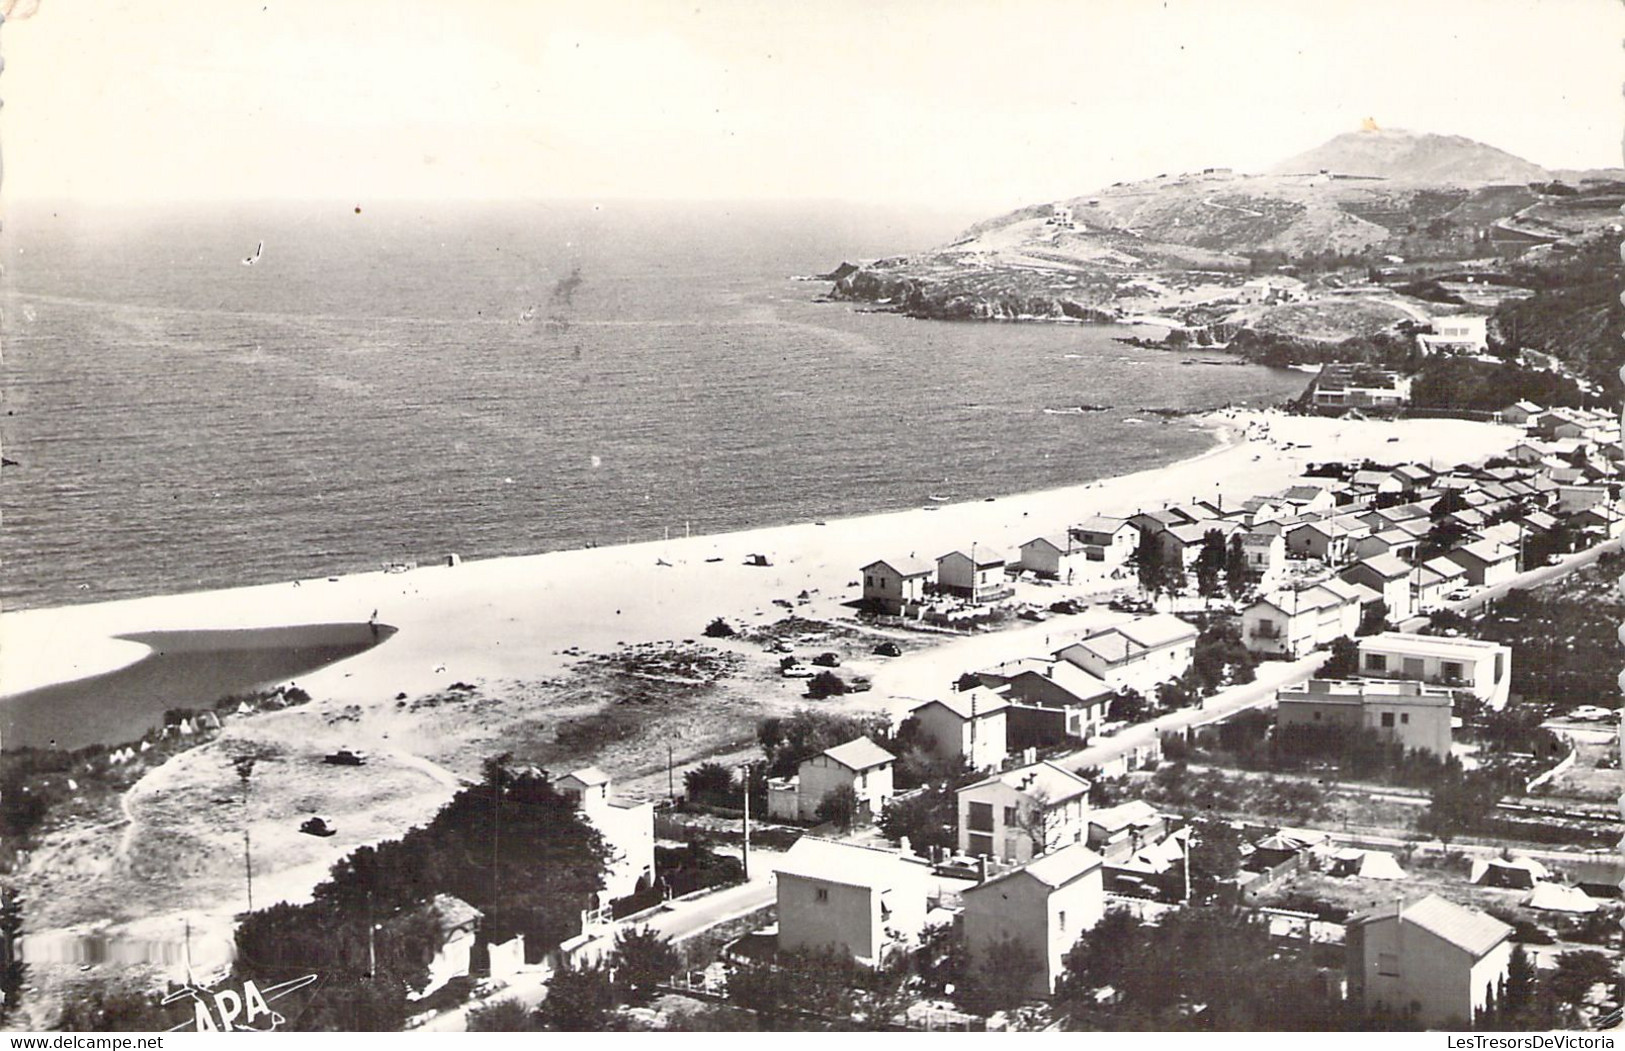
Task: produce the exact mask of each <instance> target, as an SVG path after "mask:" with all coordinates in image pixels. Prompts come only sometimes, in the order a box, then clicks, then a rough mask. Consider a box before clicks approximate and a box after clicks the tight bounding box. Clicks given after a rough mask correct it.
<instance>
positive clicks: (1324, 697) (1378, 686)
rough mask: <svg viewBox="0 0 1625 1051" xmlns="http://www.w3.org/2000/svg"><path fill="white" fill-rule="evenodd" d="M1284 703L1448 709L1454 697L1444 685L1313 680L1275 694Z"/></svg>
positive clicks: (1362, 680)
mask: <svg viewBox="0 0 1625 1051" xmlns="http://www.w3.org/2000/svg"><path fill="white" fill-rule="evenodd" d="M1276 696H1277V698H1278V699H1279V700H1281V701H1289V702H1290V701H1305V702H1309V701H1312V702H1315V703H1317V704H1318V703H1330V704H1364V703H1365V702H1367V701H1380V702H1382V703H1384V704H1413V705H1417V706H1419V707H1423V708H1444V709H1449V707H1450V705H1451V701H1452V700H1453V699H1454V697H1455V694H1454V692H1453V691H1451V690H1448V689H1445V688H1444V687H1442V686H1427V685H1425V684H1423V683H1420V682H1412V681H1409V680H1397V681H1396V680H1389V679H1310V680H1309V681H1307V682H1302V683H1298V684H1296V685H1293V686H1283V687H1281V689H1280V690H1279V691H1278V692H1277V694H1276Z"/></svg>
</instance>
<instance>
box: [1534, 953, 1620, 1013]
mask: <svg viewBox="0 0 1625 1051" xmlns="http://www.w3.org/2000/svg"><path fill="white" fill-rule="evenodd" d="M1617 978H1618V975H1617V974H1616V972H1615V970H1614V966H1613V964H1612V963H1611V962H1610V961H1609V959H1608V957H1607V956H1605V955H1603V954H1602V953H1600V952H1595V951H1593V950H1591V949H1580V950H1577V951H1574V952H1565V953H1559V954H1558V957H1557V969H1556V970H1554V971H1553V972H1552V973H1551V975H1550V976H1549V977H1548V978H1547V979H1546V983H1547V984H1548V985H1549V986H1550V987H1551V991H1552V995H1553V996H1555V997H1556V998H1557V1000H1558V1002H1559V1003H1563V1004H1569V1005H1577V1004H1581V1003H1584V1002H1585V998H1586V994H1588V993H1589V992H1591V987H1592V986H1594V985H1596V984H1598V983H1599V982H1601V983H1604V984H1610V983H1612V982H1614V981H1616V980H1617Z"/></svg>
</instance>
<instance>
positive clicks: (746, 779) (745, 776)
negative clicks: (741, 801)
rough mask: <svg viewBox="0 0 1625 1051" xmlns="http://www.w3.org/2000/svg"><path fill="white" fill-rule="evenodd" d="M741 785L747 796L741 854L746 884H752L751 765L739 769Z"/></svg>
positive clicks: (747, 764)
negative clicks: (743, 843)
mask: <svg viewBox="0 0 1625 1051" xmlns="http://www.w3.org/2000/svg"><path fill="white" fill-rule="evenodd" d="M739 770H740V774H741V776H740V779H739V785H740V789H741V791H742V792H743V793H744V796H745V846H744V849H743V850H742V852H741V855H740V856H741V860H742V861H743V863H744V865H743V867H744V870H745V882H747V883H749V882H750V764H749V763H743V764H741V765H740V767H739Z"/></svg>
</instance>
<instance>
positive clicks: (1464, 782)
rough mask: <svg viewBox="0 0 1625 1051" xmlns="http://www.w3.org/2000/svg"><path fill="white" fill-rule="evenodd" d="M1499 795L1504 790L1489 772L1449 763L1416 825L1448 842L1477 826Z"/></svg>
mask: <svg viewBox="0 0 1625 1051" xmlns="http://www.w3.org/2000/svg"><path fill="white" fill-rule="evenodd" d="M1500 799H1501V792H1500V790H1499V789H1498V788H1497V787H1496V785H1495V782H1494V780H1493V779H1492V778H1490V777H1489V776H1487V775H1484V774H1481V773H1478V772H1476V771H1475V772H1464V771H1462V770H1460V769H1452V768H1449V767H1447V768H1445V770H1444V772H1443V774H1442V775H1441V776H1440V777H1439V779H1438V781H1437V782H1436V783H1435V784H1434V786H1433V797H1432V799H1431V800H1430V801H1429V802H1428V808H1427V810H1425V811H1423V813H1422V816H1421V818H1420V819H1419V820H1418V821H1417V823H1416V827H1417V828H1419V829H1421V830H1422V831H1423V832H1426V833H1428V834H1429V835H1432V836H1437V837H1438V838H1439V840H1440V841H1441V842H1444V843H1449V842H1450V841H1451V840H1452V839H1454V838H1455V837H1456V836H1458V835H1460V834H1462V833H1464V832H1471V831H1472V830H1473V829H1474V828H1476V827H1478V824H1479V822H1481V821H1483V820H1484V817H1485V815H1487V814H1488V813H1489V812H1490V811H1491V810H1492V809H1493V808H1494V806H1495V804H1496V803H1498V802H1500Z"/></svg>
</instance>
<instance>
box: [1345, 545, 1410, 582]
mask: <svg viewBox="0 0 1625 1051" xmlns="http://www.w3.org/2000/svg"><path fill="white" fill-rule="evenodd" d="M1360 566H1364V567H1366V568H1367V569H1369V570H1371V571H1372V572H1373V573H1376V574H1377V575H1378V576H1380V577H1382V579H1384V580H1398V579H1399V578H1400V577H1403V576H1407V575H1409V574H1410V571H1411V567H1410V564H1409V563H1408V562H1406V561H1405V560H1404V559H1402V558H1400V557H1399V556H1398V555H1395V554H1392V553H1390V552H1387V551H1384V552H1383V553H1382V554H1380V555H1372V556H1371V557H1370V558H1365V559H1361V560H1360V561H1358V562H1356V563H1355V564H1354V565H1353V566H1350V567H1349V569H1346V570H1344V572H1345V573H1347V572H1349V571H1350V570H1352V569H1356V568H1358V567H1360Z"/></svg>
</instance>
